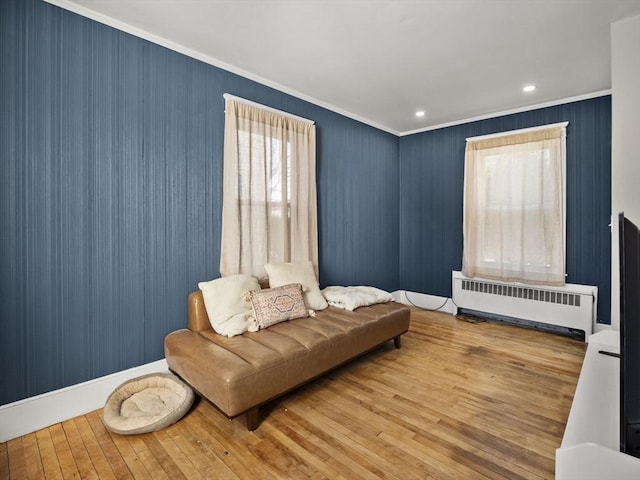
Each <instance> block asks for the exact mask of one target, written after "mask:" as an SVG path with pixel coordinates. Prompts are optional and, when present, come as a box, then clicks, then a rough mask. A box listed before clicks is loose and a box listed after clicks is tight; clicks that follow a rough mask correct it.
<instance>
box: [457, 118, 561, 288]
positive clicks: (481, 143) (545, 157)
mask: <svg viewBox="0 0 640 480" xmlns="http://www.w3.org/2000/svg"><path fill="white" fill-rule="evenodd" d="M566 125H567V124H566V123H562V124H557V125H550V126H546V127H538V128H535V129H526V130H519V131H515V132H509V133H505V134H500V135H490V136H486V137H475V138H469V139H467V147H466V152H465V179H464V225H463V229H464V254H463V260H462V270H463V273H464V274H465V275H466V276H468V277H474V276H478V277H484V278H490V279H495V280H503V281H518V282H523V283H533V284H545V285H563V284H564V283H565V222H564V218H565V193H564V190H565V188H564V178H565V131H566Z"/></svg>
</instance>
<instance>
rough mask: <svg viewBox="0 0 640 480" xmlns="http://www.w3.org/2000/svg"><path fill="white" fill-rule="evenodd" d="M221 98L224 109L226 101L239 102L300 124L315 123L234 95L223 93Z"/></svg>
mask: <svg viewBox="0 0 640 480" xmlns="http://www.w3.org/2000/svg"><path fill="white" fill-rule="evenodd" d="M222 96H223V97H224V101H225V109H226V108H227V107H226V102H227V101H228V100H233V101H234V102H240V103H244V104H246V105H251V106H253V107H257V108H261V109H262V110H266V111H268V112H272V113H277V114H278V115H284V116H285V117H289V118H295V119H296V120H300V121H302V122H307V123H310V124H312V125H314V124H315V123H316V122H314V121H313V120H309V119H308V118H303V117H299V116H297V115H294V114H293V113H288V112H283V111H282V110H278V109H276V108H271V107H267V106H266V105H262V104H260V103H256V102H252V101H251V100H247V99H245V98H241V97H236V96H235V95H231V94H230V93H225V94H223V95H222Z"/></svg>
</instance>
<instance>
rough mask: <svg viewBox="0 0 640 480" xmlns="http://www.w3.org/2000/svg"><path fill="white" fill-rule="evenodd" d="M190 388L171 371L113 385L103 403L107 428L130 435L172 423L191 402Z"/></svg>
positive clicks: (183, 412) (185, 410)
mask: <svg viewBox="0 0 640 480" xmlns="http://www.w3.org/2000/svg"><path fill="white" fill-rule="evenodd" d="M193 398H194V394H193V390H191V388H189V386H188V385H186V384H185V383H184V382H183V381H181V380H180V379H179V378H178V377H176V376H175V375H173V374H171V373H151V374H149V375H143V376H141V377H137V378H134V379H132V380H128V381H126V382H124V383H123V384H122V385H120V386H119V387H118V388H116V389H115V390H114V391H113V393H112V394H111V395H109V398H108V399H107V403H106V404H105V406H104V410H103V422H104V425H105V427H107V429H108V430H111V431H112V432H114V433H118V434H120V435H134V434H138V433H147V432H154V431H156V430H160V429H162V428H165V427H168V426H169V425H172V424H174V423H175V422H177V421H178V420H180V419H181V418H182V416H183V415H184V414H185V413H187V411H188V410H189V408H190V407H191V404H192V403H193Z"/></svg>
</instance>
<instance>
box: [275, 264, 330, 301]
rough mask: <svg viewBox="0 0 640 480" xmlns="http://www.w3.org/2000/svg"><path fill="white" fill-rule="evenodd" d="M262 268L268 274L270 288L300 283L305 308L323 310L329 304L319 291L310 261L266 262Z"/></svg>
mask: <svg viewBox="0 0 640 480" xmlns="http://www.w3.org/2000/svg"><path fill="white" fill-rule="evenodd" d="M264 269H265V270H266V271H267V275H269V286H271V287H272V288H273V287H281V286H283V285H288V284H290V283H299V284H301V285H302V291H303V292H304V293H303V296H304V301H305V302H306V304H307V308H310V309H312V310H324V309H325V308H327V307H328V306H329V304H328V303H327V300H326V299H325V298H324V297H323V296H322V292H320V286H319V285H318V279H317V278H316V273H315V271H314V269H313V264H312V263H311V262H295V263H267V264H266V265H265V266H264Z"/></svg>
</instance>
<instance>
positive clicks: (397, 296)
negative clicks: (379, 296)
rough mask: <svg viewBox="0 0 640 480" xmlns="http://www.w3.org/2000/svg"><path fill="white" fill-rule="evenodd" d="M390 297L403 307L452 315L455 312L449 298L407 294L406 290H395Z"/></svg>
mask: <svg viewBox="0 0 640 480" xmlns="http://www.w3.org/2000/svg"><path fill="white" fill-rule="evenodd" d="M391 295H392V296H393V299H394V300H395V301H396V302H399V303H404V304H405V305H409V306H415V307H419V308H424V309H426V310H434V311H438V312H443V313H450V314H452V315H453V313H454V311H455V307H454V305H453V301H452V300H451V299H450V298H445V297H438V296H436V295H427V294H426V293H418V292H407V291H406V290H396V291H395V292H392V293H391Z"/></svg>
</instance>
